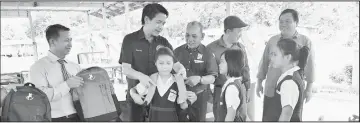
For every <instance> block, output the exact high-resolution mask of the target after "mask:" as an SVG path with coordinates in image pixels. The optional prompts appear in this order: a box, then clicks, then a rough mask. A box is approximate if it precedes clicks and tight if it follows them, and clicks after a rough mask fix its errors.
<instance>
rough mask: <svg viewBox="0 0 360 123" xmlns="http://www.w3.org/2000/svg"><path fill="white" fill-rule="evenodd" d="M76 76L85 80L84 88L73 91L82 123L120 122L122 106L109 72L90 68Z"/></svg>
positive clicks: (98, 68)
mask: <svg viewBox="0 0 360 123" xmlns="http://www.w3.org/2000/svg"><path fill="white" fill-rule="evenodd" d="M76 76H79V77H81V78H83V80H84V84H83V86H80V87H77V88H74V89H72V90H71V94H72V98H73V102H74V105H75V109H76V111H77V113H78V115H79V117H80V119H81V121H117V120H119V116H120V113H121V110H120V105H119V104H118V103H119V102H118V100H117V98H116V95H115V92H114V87H113V84H112V83H111V81H110V77H109V75H108V73H107V71H106V70H105V69H103V68H100V67H90V68H87V69H84V70H82V71H80V72H79V73H78V74H77V75H76Z"/></svg>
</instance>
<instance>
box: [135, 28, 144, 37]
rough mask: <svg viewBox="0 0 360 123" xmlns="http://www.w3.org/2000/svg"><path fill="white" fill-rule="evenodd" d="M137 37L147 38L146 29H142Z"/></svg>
mask: <svg viewBox="0 0 360 123" xmlns="http://www.w3.org/2000/svg"><path fill="white" fill-rule="evenodd" d="M137 37H138V38H139V39H143V38H145V33H144V27H141V29H140V30H139V31H138V36H137Z"/></svg>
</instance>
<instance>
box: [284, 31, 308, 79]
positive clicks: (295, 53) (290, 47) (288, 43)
mask: <svg viewBox="0 0 360 123" xmlns="http://www.w3.org/2000/svg"><path fill="white" fill-rule="evenodd" d="M277 46H278V47H279V49H280V51H281V52H282V54H283V55H291V61H293V62H295V61H298V66H299V67H300V70H299V72H300V75H301V77H302V78H304V69H305V66H306V63H307V58H308V56H309V48H308V47H307V46H303V47H301V48H300V46H299V45H298V44H297V43H296V42H295V41H294V40H292V39H289V38H287V39H281V40H280V41H279V42H278V43H277Z"/></svg>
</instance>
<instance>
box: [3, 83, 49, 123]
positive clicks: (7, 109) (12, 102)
mask: <svg viewBox="0 0 360 123" xmlns="http://www.w3.org/2000/svg"><path fill="white" fill-rule="evenodd" d="M1 121H17V122H23V121H47V122H49V121H51V106H50V101H49V99H48V97H47V95H46V94H45V93H44V92H43V91H41V90H40V89H38V88H35V85H34V84H32V83H26V84H24V86H17V87H16V90H11V91H10V92H9V93H8V94H7V96H6V97H5V100H4V104H3V105H2V117H1Z"/></svg>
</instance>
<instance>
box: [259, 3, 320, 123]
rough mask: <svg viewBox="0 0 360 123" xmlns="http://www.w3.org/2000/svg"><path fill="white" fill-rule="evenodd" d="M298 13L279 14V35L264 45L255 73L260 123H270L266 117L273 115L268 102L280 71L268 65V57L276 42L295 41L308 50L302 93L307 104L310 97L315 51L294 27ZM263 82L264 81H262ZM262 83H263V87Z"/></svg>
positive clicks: (297, 19) (306, 38)
mask: <svg viewBox="0 0 360 123" xmlns="http://www.w3.org/2000/svg"><path fill="white" fill-rule="evenodd" d="M299 22H300V20H299V13H298V12H297V11H296V10H294V9H285V10H284V11H282V12H281V14H280V16H279V30H280V31H281V33H280V34H277V35H274V36H272V37H271V38H270V39H269V41H268V42H267V44H266V47H265V49H264V52H263V55H262V58H261V60H260V63H259V70H258V73H257V76H256V77H257V79H258V82H257V87H256V94H257V96H258V97H261V96H260V95H261V94H263V95H264V96H263V116H262V121H265V122H266V121H271V118H269V117H267V116H271V115H272V114H273V111H272V110H269V109H270V107H271V105H270V103H269V102H272V100H273V97H274V94H275V92H274V91H275V88H276V82H277V81H278V79H279V77H280V75H281V70H280V69H279V68H274V67H273V66H272V65H271V64H270V63H271V62H270V56H271V55H272V54H273V52H274V49H275V48H277V42H278V41H280V40H281V39H286V38H287V39H291V40H293V41H295V42H296V43H297V44H298V45H300V46H306V47H308V48H309V57H308V62H307V64H306V66H305V68H304V71H305V72H304V73H305V75H304V76H305V77H304V80H305V83H306V89H305V92H304V100H305V102H308V101H309V100H311V97H312V91H311V90H312V85H313V83H314V82H315V81H314V80H315V76H316V74H315V66H316V64H315V61H314V57H315V52H314V51H315V50H314V48H315V47H314V45H312V41H311V40H310V38H309V37H307V36H305V35H303V34H301V33H299V32H298V31H297V30H296V27H297V26H298V25H299ZM264 80H265V81H264ZM263 81H264V82H265V84H264V87H263V84H262V83H263Z"/></svg>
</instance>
